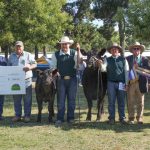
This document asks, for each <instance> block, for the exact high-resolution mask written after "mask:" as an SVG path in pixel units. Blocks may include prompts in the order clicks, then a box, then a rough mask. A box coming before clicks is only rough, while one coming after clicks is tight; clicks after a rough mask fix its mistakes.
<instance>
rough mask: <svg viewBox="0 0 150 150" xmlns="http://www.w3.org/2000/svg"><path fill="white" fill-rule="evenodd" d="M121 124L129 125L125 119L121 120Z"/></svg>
mask: <svg viewBox="0 0 150 150" xmlns="http://www.w3.org/2000/svg"><path fill="white" fill-rule="evenodd" d="M120 123H121V124H123V125H126V124H128V123H127V122H126V120H124V119H123V120H120Z"/></svg>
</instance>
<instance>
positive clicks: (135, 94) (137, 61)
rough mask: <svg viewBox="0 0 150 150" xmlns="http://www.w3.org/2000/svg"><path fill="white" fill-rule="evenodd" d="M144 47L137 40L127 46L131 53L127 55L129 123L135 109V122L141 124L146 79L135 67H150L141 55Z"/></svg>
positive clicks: (132, 119)
mask: <svg viewBox="0 0 150 150" xmlns="http://www.w3.org/2000/svg"><path fill="white" fill-rule="evenodd" d="M144 49H145V47H144V45H141V44H140V43H139V42H135V43H134V44H133V45H130V46H129V51H130V52H131V53H132V54H133V55H130V56H128V57H127V61H128V63H129V69H130V71H129V87H128V91H127V95H128V119H129V124H134V120H135V109H136V112H137V115H136V119H137V123H138V124H143V111H144V93H146V92H148V79H147V78H146V77H145V76H142V75H139V74H137V73H136V71H135V68H137V67H142V68H145V69H150V67H149V65H148V59H147V58H145V57H144V56H142V55H141V54H142V52H143V51H144ZM135 106H136V107H135Z"/></svg>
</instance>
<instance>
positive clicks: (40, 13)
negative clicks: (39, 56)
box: [0, 0, 71, 47]
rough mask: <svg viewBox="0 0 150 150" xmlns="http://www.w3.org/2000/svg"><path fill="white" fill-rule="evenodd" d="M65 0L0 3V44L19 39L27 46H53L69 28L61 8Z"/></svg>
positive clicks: (20, 0) (3, 1) (24, 0)
mask: <svg viewBox="0 0 150 150" xmlns="http://www.w3.org/2000/svg"><path fill="white" fill-rule="evenodd" d="M65 2H66V1H65V0H58V1H57V3H56V1H55V0H47V1H42V0H33V1H30V0H2V1H1V3H0V4H1V5H0V8H2V9H0V22H1V23H2V25H1V27H0V31H1V33H2V34H0V39H1V40H0V44H1V45H2V46H4V47H5V45H6V44H7V45H9V46H10V45H12V44H13V42H14V41H16V40H22V41H24V42H25V44H26V45H31V43H32V44H33V45H35V46H36V47H37V46H40V47H44V46H45V45H46V44H50V45H53V46H54V45H55V43H56V42H57V40H58V39H60V37H61V36H62V35H63V33H64V31H65V30H66V28H68V26H70V24H69V23H70V20H71V17H70V16H69V15H68V14H67V13H66V12H64V11H62V6H63V5H64V4H65Z"/></svg>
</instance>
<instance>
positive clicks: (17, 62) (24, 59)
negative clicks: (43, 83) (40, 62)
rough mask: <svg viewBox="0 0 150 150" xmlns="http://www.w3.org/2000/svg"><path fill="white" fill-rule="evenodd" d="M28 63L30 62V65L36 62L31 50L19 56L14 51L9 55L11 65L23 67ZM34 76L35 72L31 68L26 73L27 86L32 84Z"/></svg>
mask: <svg viewBox="0 0 150 150" xmlns="http://www.w3.org/2000/svg"><path fill="white" fill-rule="evenodd" d="M26 64H30V65H32V64H36V61H35V59H34V57H33V56H32V55H31V53H29V52H26V51H23V53H22V55H21V56H18V55H17V54H16V52H14V53H12V54H11V55H10V56H9V59H8V65H9V66H21V67H22V68H23V67H25V65H26ZM32 76H33V74H32V71H31V70H29V71H27V72H26V73H25V80H26V87H28V86H29V85H31V83H32V80H31V78H32Z"/></svg>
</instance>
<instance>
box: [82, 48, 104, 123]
mask: <svg viewBox="0 0 150 150" xmlns="http://www.w3.org/2000/svg"><path fill="white" fill-rule="evenodd" d="M102 51H103V52H102ZM102 51H101V52H100V53H98V54H97V55H96V56H94V57H93V56H91V57H90V58H89V59H88V60H87V67H86V68H85V70H84V72H83V77H82V84H83V90H84V94H85V97H86V99H87V103H88V113H87V118H86V120H89V121H91V110H92V105H93V104H92V100H97V109H98V112H97V120H100V119H101V115H102V113H103V104H104V96H105V94H106V89H107V76H106V72H101V69H99V68H98V66H97V63H96V60H97V59H99V58H100V57H101V56H102V55H103V53H104V52H105V51H106V50H105V49H103V50H102Z"/></svg>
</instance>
